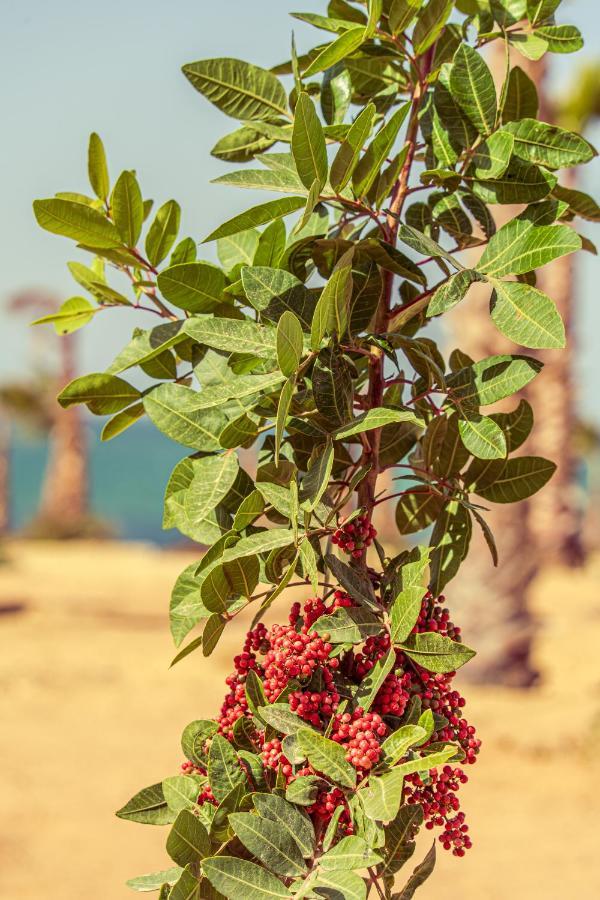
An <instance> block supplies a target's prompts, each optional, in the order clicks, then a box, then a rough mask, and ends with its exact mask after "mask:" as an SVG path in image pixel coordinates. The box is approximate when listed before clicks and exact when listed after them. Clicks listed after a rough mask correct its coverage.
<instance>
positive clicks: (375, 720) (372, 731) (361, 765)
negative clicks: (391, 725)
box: [331, 707, 389, 772]
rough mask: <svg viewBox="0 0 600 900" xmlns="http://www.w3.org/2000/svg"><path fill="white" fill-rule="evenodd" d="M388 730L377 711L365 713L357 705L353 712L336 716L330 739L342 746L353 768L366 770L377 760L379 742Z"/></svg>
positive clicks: (379, 750)
mask: <svg viewBox="0 0 600 900" xmlns="http://www.w3.org/2000/svg"><path fill="white" fill-rule="evenodd" d="M388 731H389V729H388V727H387V725H386V724H385V722H384V721H383V719H382V718H381V716H380V715H379V714H378V713H371V712H369V713H365V712H364V711H363V710H362V709H361V708H360V707H359V708H358V709H356V710H355V711H354V712H353V713H343V715H341V716H336V718H335V719H334V722H333V731H332V732H331V740H332V741H335V742H336V743H337V744H341V746H342V747H344V749H345V750H346V751H347V752H346V759H347V760H348V762H349V763H351V764H352V765H353V766H354V768H355V769H358V770H359V771H361V770H362V771H364V772H368V771H369V769H372V768H373V766H374V765H376V764H377V763H378V762H379V758H380V757H381V742H382V741H383V739H384V738H385V736H386V735H387V733H388Z"/></svg>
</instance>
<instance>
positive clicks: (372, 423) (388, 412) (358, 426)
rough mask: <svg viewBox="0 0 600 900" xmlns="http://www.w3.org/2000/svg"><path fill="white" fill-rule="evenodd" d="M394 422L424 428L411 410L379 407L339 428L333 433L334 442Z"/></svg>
mask: <svg viewBox="0 0 600 900" xmlns="http://www.w3.org/2000/svg"><path fill="white" fill-rule="evenodd" d="M392 422H411V423H412V424H413V425H418V426H421V427H422V426H423V424H424V423H423V422H422V420H421V419H419V418H418V417H417V416H416V415H415V414H414V412H412V410H409V409H406V410H405V409H387V408H386V407H384V406H377V407H374V408H373V409H369V410H367V412H366V413H362V414H361V415H360V416H357V417H356V418H355V419H353V420H352V421H351V422H348V423H347V424H346V425H342V426H341V428H337V429H336V430H335V431H334V432H333V435H332V437H333V439H334V441H343V440H345V439H346V438H348V437H350V436H351V435H353V434H362V433H363V432H364V431H371V430H372V429H373V428H382V427H383V426H384V425H390V424H391V423H392Z"/></svg>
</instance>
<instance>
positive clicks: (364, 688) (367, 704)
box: [352, 650, 396, 712]
mask: <svg viewBox="0 0 600 900" xmlns="http://www.w3.org/2000/svg"><path fill="white" fill-rule="evenodd" d="M395 664H396V654H395V652H394V650H389V651H388V652H387V653H386V655H385V656H382V657H381V659H378V660H377V662H376V663H375V665H374V666H373V668H372V669H371V670H370V672H369V673H368V675H366V676H365V677H364V678H363V680H362V681H361V683H360V684H359V685H358V687H357V688H356V690H355V691H354V694H353V697H352V699H353V701H354V703H356V705H357V706H360V707H362V709H364V711H365V712H368V711H369V710H370V709H371V706H372V705H373V702H374V700H375V697H376V695H377V692H378V691H379V689H380V687H381V686H382V684H383V682H384V681H385V679H386V678H387V676H388V675H389V674H390V672H391V671H392V669H393V668H394V666H395Z"/></svg>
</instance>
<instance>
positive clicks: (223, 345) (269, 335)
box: [184, 318, 277, 357]
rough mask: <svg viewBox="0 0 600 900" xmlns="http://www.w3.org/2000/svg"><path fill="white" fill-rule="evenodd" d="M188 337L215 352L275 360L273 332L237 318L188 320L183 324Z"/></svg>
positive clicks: (275, 346)
mask: <svg viewBox="0 0 600 900" xmlns="http://www.w3.org/2000/svg"><path fill="white" fill-rule="evenodd" d="M184 331H185V333H186V334H187V336H188V337H191V338H192V340H194V341H197V342H198V343H199V344H203V345H205V346H207V347H213V348H214V349H215V350H227V351H229V352H230V353H231V352H232V351H233V350H234V349H235V352H236V353H252V354H253V355H254V356H267V357H271V356H272V357H275V356H276V353H277V341H276V333H275V329H274V328H271V327H268V326H264V325H257V324H256V323H255V322H249V321H247V320H244V321H241V320H239V319H210V318H206V319H204V318H191V319H188V320H187V321H186V322H185V324H184Z"/></svg>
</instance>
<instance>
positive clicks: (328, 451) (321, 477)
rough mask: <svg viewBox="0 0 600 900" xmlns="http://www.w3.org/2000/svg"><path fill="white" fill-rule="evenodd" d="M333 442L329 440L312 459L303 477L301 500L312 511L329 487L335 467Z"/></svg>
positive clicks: (304, 506) (305, 507)
mask: <svg viewBox="0 0 600 900" xmlns="http://www.w3.org/2000/svg"><path fill="white" fill-rule="evenodd" d="M333 462H334V450H333V444H332V443H331V442H330V441H328V442H327V445H326V446H325V449H324V450H323V452H319V453H318V454H317V456H316V457H315V459H313V461H312V465H310V467H309V469H308V471H307V473H306V475H305V476H304V478H303V479H302V485H301V488H300V496H299V500H300V503H301V504H302V506H303V508H304V509H307V510H308V511H309V512H312V511H313V510H314V509H315V508H316V506H317V505H318V503H319V501H320V500H321V497H322V496H323V494H324V493H325V491H326V490H327V488H328V487H329V479H330V478H331V471H332V469H333Z"/></svg>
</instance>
